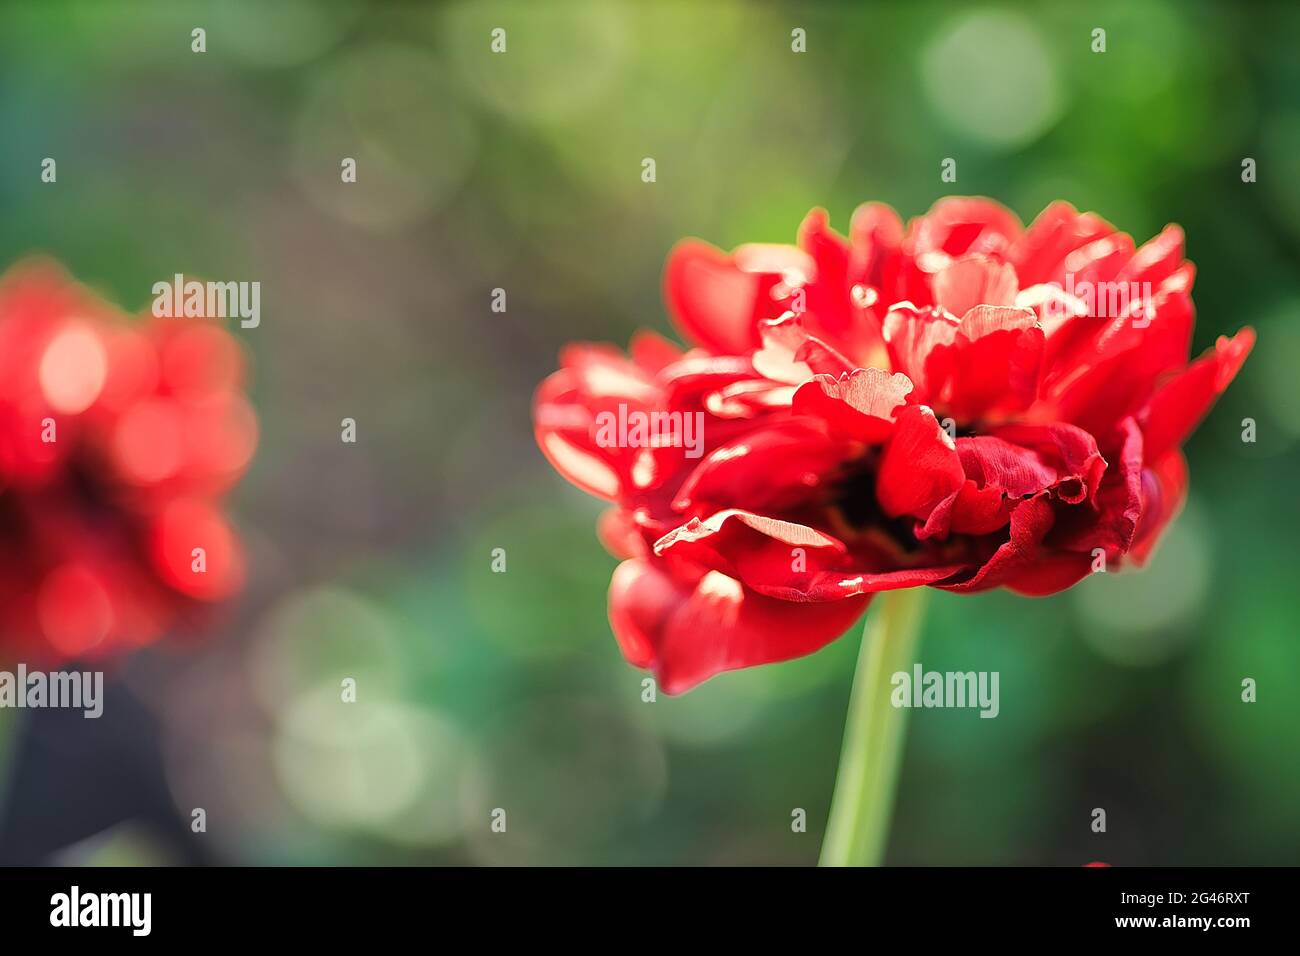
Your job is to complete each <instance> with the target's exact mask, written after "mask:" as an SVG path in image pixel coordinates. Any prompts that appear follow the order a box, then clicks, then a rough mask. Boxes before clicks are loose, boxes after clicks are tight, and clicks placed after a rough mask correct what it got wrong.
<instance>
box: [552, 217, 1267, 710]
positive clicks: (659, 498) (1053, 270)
mask: <svg viewBox="0 0 1300 956" xmlns="http://www.w3.org/2000/svg"><path fill="white" fill-rule="evenodd" d="M1193 275H1194V269H1193V266H1192V264H1191V263H1190V262H1187V261H1186V260H1185V259H1184V258H1183V235H1182V231H1181V230H1180V229H1179V228H1178V227H1177V226H1173V225H1171V226H1168V227H1166V229H1165V230H1164V231H1163V232H1162V233H1161V234H1160V235H1158V236H1156V237H1155V238H1154V239H1152V240H1151V241H1149V242H1147V243H1146V244H1145V245H1142V246H1141V247H1136V246H1135V244H1134V242H1133V240H1132V239H1131V238H1130V237H1129V236H1128V235H1126V234H1125V233H1122V232H1118V231H1116V229H1115V228H1114V227H1113V226H1111V225H1110V224H1109V223H1107V222H1106V221H1105V220H1103V219H1101V218H1100V217H1098V216H1096V215H1094V214H1092V213H1079V212H1077V211H1076V210H1075V209H1074V208H1073V207H1071V206H1070V205H1069V204H1067V203H1063V202H1062V203H1055V204H1053V205H1052V206H1049V207H1048V208H1047V209H1046V210H1044V211H1043V213H1042V214H1041V215H1039V216H1038V218H1037V219H1036V220H1035V221H1034V222H1033V224H1032V225H1030V226H1029V227H1028V228H1027V229H1025V228H1022V226H1021V225H1020V222H1019V221H1018V220H1017V218H1016V217H1015V216H1014V215H1013V214H1012V213H1011V212H1010V211H1008V210H1007V209H1005V208H1004V207H1002V206H1000V205H999V204H997V203H995V202H992V201H990V200H987V199H977V198H950V199H945V200H942V201H940V202H939V203H937V204H936V205H935V206H934V208H933V209H931V210H930V212H929V213H928V214H926V215H924V216H921V217H919V218H917V219H914V220H913V221H911V222H910V223H909V224H908V225H907V226H906V228H905V227H904V225H903V223H902V222H901V221H900V219H899V218H898V216H897V215H896V214H895V213H894V211H893V210H892V209H890V208H889V207H888V206H884V205H880V204H874V203H873V204H868V205H864V206H862V207H860V208H859V209H858V210H857V211H856V213H855V214H854V216H853V220H852V223H851V226H850V230H849V235H848V237H847V238H846V237H842V236H840V235H838V234H837V233H835V232H834V231H832V230H831V228H830V227H829V225H828V223H827V217H826V214H825V213H824V212H822V211H821V210H814V211H813V212H812V213H810V214H809V215H808V217H807V218H806V219H805V220H804V222H803V224H802V226H801V227H800V229H799V234H798V243H797V245H796V246H767V245H750V246H742V247H740V248H738V249H736V250H735V252H733V253H731V254H728V253H725V252H723V251H721V250H719V249H716V248H714V247H713V246H710V245H708V244H706V243H703V242H700V241H696V240H687V241H685V242H682V243H681V244H679V245H678V246H677V247H676V248H675V249H674V250H673V251H672V253H671V254H670V256H669V258H668V263H667V268H666V270H665V277H664V287H665V290H664V291H665V297H666V299H667V302H668V307H669V311H670V312H671V314H672V317H673V319H674V321H675V322H676V324H677V326H678V328H679V329H680V331H681V332H682V334H683V335H684V336H685V337H686V338H687V339H688V340H690V341H691V342H692V343H693V347H692V348H691V349H690V350H689V351H682V350H681V349H679V348H678V347H677V346H675V345H673V344H671V343H669V342H668V341H666V340H664V339H662V338H660V337H659V336H657V335H654V334H653V333H642V334H639V335H638V336H637V337H636V338H634V339H633V341H632V344H631V348H630V354H628V355H625V354H623V353H622V352H621V351H619V350H618V349H615V348H613V347H611V346H606V345H590V344H578V345H572V346H569V347H568V348H566V349H565V350H564V352H563V353H562V356H561V368H560V370H559V371H557V372H555V373H554V374H552V375H551V376H550V377H549V378H547V379H546V381H545V382H543V383H542V385H541V386H540V388H539V390H538V392H537V396H536V400H535V409H534V413H535V422H536V434H537V441H538V443H539V445H540V446H541V449H542V451H543V452H544V453H545V455H546V457H547V458H548V459H549V460H550V462H551V463H552V464H553V465H554V466H555V468H556V469H557V470H559V472H560V473H561V474H563V475H564V476H565V477H566V478H568V479H569V480H570V481H572V482H573V483H574V484H576V485H577V486H578V487H580V488H583V489H584V490H586V491H588V492H590V493H592V494H594V495H598V496H600V497H601V498H604V499H606V500H608V501H610V502H611V503H612V504H613V506H614V507H613V508H612V509H610V510H609V511H608V512H606V514H605V515H604V517H603V518H602V521H601V523H600V534H601V537H602V540H603V541H604V543H605V545H606V546H607V547H608V548H609V550H610V551H611V552H612V553H613V554H614V555H615V556H617V557H619V558H622V559H624V560H623V563H622V564H620V565H619V567H618V568H617V569H616V570H615V572H614V577H613V580H612V582H611V585H610V593H609V616H610V622H611V624H612V626H613V630H614V634H615V636H616V637H617V639H618V642H619V644H620V646H621V648H622V650H623V653H624V654H625V655H626V657H627V659H628V660H629V661H630V662H631V663H633V664H635V665H637V666H639V667H646V668H651V669H653V670H654V672H655V673H656V675H657V677H658V679H659V681H660V684H661V686H662V687H663V688H664V689H665V690H666V691H668V692H670V693H672V692H680V691H682V690H685V689H687V688H689V687H691V686H693V685H695V684H697V683H699V682H700V681H703V680H705V679H707V678H708V677H710V676H712V675H713V674H716V673H718V672H720V671H724V670H729V669H733V668H738V667H747V666H750V665H754V664H762V663H768V662H772V661H779V660H785V659H788V658H791V657H796V656H799V655H803V654H808V653H810V652H812V651H814V650H817V649H818V648H820V647H822V646H823V645H825V644H826V643H828V642H829V641H831V640H833V639H834V638H835V637H837V636H838V635H839V634H841V633H842V632H844V631H845V629H846V628H848V627H849V625H850V624H852V623H853V621H854V620H855V619H856V618H857V617H858V615H859V614H860V613H861V612H862V610H863V608H864V607H865V606H866V604H867V602H868V601H869V600H870V598H871V595H872V594H874V593H876V592H878V591H885V590H890V589H894V588H907V587H917V586H921V585H928V586H931V587H936V588H941V589H943V590H946V591H956V592H970V591H981V590H985V589H988V588H994V587H1007V588H1010V589H1011V590H1013V591H1017V592H1020V593H1022V594H1031V595H1042V594H1050V593H1052V592H1055V591H1059V590H1061V589H1063V588H1067V587H1069V586H1070V585H1072V584H1074V583H1075V582H1077V581H1078V580H1080V579H1081V578H1083V577H1084V576H1085V575H1087V574H1089V573H1090V571H1093V570H1095V569H1100V568H1101V567H1105V569H1106V570H1115V569H1117V568H1119V567H1120V566H1122V565H1123V564H1126V563H1128V562H1134V563H1140V562H1141V561H1143V560H1144V559H1145V558H1146V557H1147V555H1148V554H1149V553H1150V551H1151V549H1152V547H1153V546H1154V544H1155V542H1156V541H1157V539H1158V537H1159V535H1160V533H1161V531H1162V530H1163V529H1164V527H1165V526H1166V525H1167V524H1168V523H1169V521H1170V519H1171V518H1172V517H1173V515H1174V514H1175V513H1176V512H1177V511H1178V509H1179V507H1180V505H1181V503H1182V501H1183V499H1184V496H1185V492H1186V487H1187V472H1186V465H1185V462H1184V459H1183V456H1182V453H1181V451H1180V450H1179V446H1180V444H1181V443H1182V442H1183V440H1184V439H1185V438H1186V437H1187V436H1188V434H1189V433H1190V432H1191V431H1192V429H1193V428H1194V427H1195V426H1196V425H1197V423H1198V422H1199V421H1200V419H1201V418H1202V417H1203V416H1204V415H1205V414H1206V412H1207V411H1208V410H1209V408H1210V406H1211V405H1212V404H1213V402H1214V400H1215V399H1216V397H1217V396H1218V395H1219V394H1220V393H1221V392H1222V391H1223V390H1224V388H1226V387H1227V385H1228V383H1229V382H1230V381H1231V380H1232V378H1233V377H1234V376H1235V375H1236V373H1237V371H1238V369H1239V368H1240V367H1241V364H1242V362H1243V361H1244V360H1245V357H1246V355H1247V353H1248V352H1249V351H1250V348H1251V345H1252V343H1253V341H1254V335H1253V333H1252V332H1251V330H1250V329H1243V330H1241V331H1240V332H1238V333H1237V334H1236V335H1235V336H1234V337H1232V338H1231V339H1229V338H1220V339H1219V340H1218V342H1217V344H1216V345H1215V346H1214V347H1213V348H1212V349H1210V350H1209V351H1208V352H1207V353H1206V354H1204V355H1202V356H1201V357H1199V358H1197V359H1196V360H1195V361H1192V362H1191V363H1190V364H1188V357H1189V350H1190V344H1191V335H1192V325H1193V318H1194V313H1193V307H1192V300H1191V288H1192V279H1193ZM615 416H618V419H617V420H618V421H619V422H625V421H628V420H636V421H639V422H641V423H642V424H643V425H644V426H645V427H643V428H642V429H641V430H640V432H637V433H635V434H634V433H633V432H631V431H628V430H627V429H622V430H620V431H619V432H618V434H619V436H620V437H622V438H623V439H625V440H622V441H611V440H610V435H611V434H612V433H611V432H610V430H609V429H608V428H606V427H604V426H607V425H609V424H610V423H611V422H613V421H614V420H615ZM690 423H699V424H700V425H701V426H702V428H701V429H699V431H700V436H702V438H701V441H700V443H699V444H697V445H696V446H695V447H694V448H693V447H692V445H691V443H690V442H688V441H686V440H684V439H685V438H686V437H687V435H686V432H687V431H688V426H689V424H690ZM631 439H636V440H631ZM701 453H702V454H701Z"/></svg>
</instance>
